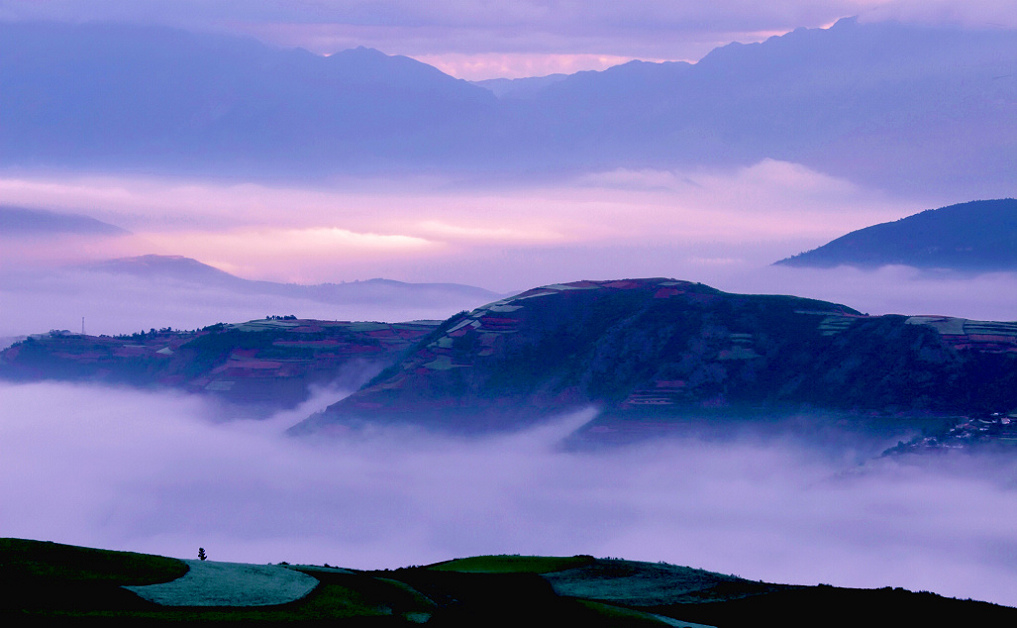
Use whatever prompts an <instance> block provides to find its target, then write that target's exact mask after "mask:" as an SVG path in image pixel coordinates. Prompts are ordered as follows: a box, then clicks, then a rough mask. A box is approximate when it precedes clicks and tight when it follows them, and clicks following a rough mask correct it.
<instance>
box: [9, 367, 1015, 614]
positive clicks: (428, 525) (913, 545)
mask: <svg viewBox="0 0 1017 628" xmlns="http://www.w3.org/2000/svg"><path fill="white" fill-rule="evenodd" d="M340 394H341V393H339V392H337V391H328V392H322V393H321V394H319V395H318V396H317V398H316V399H314V400H312V401H311V402H309V403H307V404H305V405H304V406H303V407H301V408H299V409H297V410H294V411H291V412H287V413H283V414H280V415H278V416H276V417H275V418H273V419H271V420H268V421H263V422H259V421H243V420H239V421H234V422H228V423H222V422H219V421H216V420H215V417H214V410H213V408H211V407H210V406H206V405H204V403H203V402H202V401H201V400H198V399H195V398H188V397H182V396H176V395H168V394H151V393H142V392H136V391H128V390H111V389H103V388H94V387H84V386H70V385H63V384H52V383H45V384H31V385H17V386H15V385H8V384H3V385H0V440H2V441H3V442H4V449H5V452H4V456H3V457H2V459H0V469H2V472H0V478H2V480H0V502H2V503H3V504H4V508H3V509H2V510H0V529H3V531H4V534H5V535H8V536H15V537H26V538H35V539H44V540H52V541H57V542H64V543H73V544H81V545H88V546H96V547H104V548H114V549H125V550H135V551H143V552H153V553H159V554H165V555H170V556H179V557H185V558H186V557H192V556H193V555H194V554H195V552H196V551H197V547H198V546H199V545H200V546H203V547H205V548H206V550H207V551H208V554H209V557H210V558H212V559H213V560H229V561H248V562H255V563H264V562H278V561H281V560H286V561H289V562H313V563H319V564H320V563H322V562H328V563H329V564H338V565H343V566H348V567H355V568H382V567H397V566H405V565H408V564H422V563H429V562H434V561H439V560H444V559H448V558H452V557H456V556H465V555H472V554H482V553H522V554H531V553H532V554H559V555H562V554H564V555H569V554H575V553H591V554H594V555H598V556H620V557H626V558H630V559H636V560H647V561H657V560H664V561H668V562H672V563H676V564H683V565H686V564H687V565H691V566H697V567H702V568H705V569H710V570H714V571H720V572H729V573H735V574H738V575H741V576H743V577H747V578H752V579H764V580H768V581H778V582H793V583H816V582H826V583H830V584H835V585H842V586H865V587H878V586H887V585H892V586H903V587H907V588H910V589H913V590H919V589H927V590H932V591H936V592H939V593H942V594H946V595H951V596H958V597H972V598H975V599H986V600H991V601H995V602H999V603H1004V604H1011V605H1013V604H1017V595H1015V594H1014V591H1017V586H1015V585H1017V567H1015V566H1014V563H1013V561H1012V557H1013V555H1014V552H1017V544H1015V541H1014V540H1013V535H1012V521H1013V519H1014V517H1015V516H1017V491H1015V490H1014V489H1015V480H1017V467H1015V464H1014V463H1013V462H1012V461H1004V460H1000V459H982V458H978V457H974V456H965V455H959V456H950V455H946V456H935V457H933V458H921V459H918V458H915V459H913V460H912V459H903V460H900V461H896V460H881V461H877V462H874V463H870V464H867V465H865V466H864V467H857V466H855V464H854V463H853V462H850V461H849V459H850V458H851V457H852V456H854V455H855V454H856V453H857V452H853V451H850V450H849V449H845V450H844V451H843V452H841V453H840V454H837V453H830V452H825V453H820V452H817V451H814V450H810V449H809V448H807V447H805V446H804V445H802V444H800V443H797V444H796V443H794V442H787V441H781V440H777V439H773V440H768V441H763V442H760V441H749V440H739V439H733V440H730V441H725V442H702V441H694V440H688V441H682V440H669V441H658V442H656V443H647V444H643V445H635V446H629V447H624V448H619V449H616V450H613V451H608V452H603V451H601V452H566V451H561V450H560V449H559V448H558V443H559V441H560V439H561V438H562V437H563V436H564V435H565V434H567V433H568V432H569V431H570V430H572V429H575V428H576V427H578V426H579V425H581V424H582V423H583V422H585V421H586V420H588V419H589V418H591V417H592V416H593V411H592V410H591V411H588V412H586V413H580V414H578V415H573V416H567V417H559V418H557V419H556V420H555V421H552V422H551V423H548V424H545V425H542V426H539V427H537V428H534V429H531V430H529V431H525V432H520V433H515V434H508V435H498V436H490V437H485V438H480V439H471V440H465V439H458V438H454V437H442V436H436V435H433V434H427V433H424V432H418V431H412V430H388V429H378V430H376V431H368V432H365V433H362V434H359V435H356V436H350V437H348V438H345V439H338V440H332V441H327V442H308V441H305V440H299V439H293V438H287V437H284V436H282V435H281V432H282V430H283V429H284V428H285V427H287V426H288V425H290V424H292V423H294V422H295V421H297V420H299V419H301V418H303V416H305V415H306V414H307V413H309V412H311V411H313V410H314V409H316V408H317V407H320V406H322V405H324V404H325V403H328V402H329V401H332V400H334V399H335V398H336V397H337V396H338V395H340Z"/></svg>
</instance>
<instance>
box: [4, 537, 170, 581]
mask: <svg viewBox="0 0 1017 628" xmlns="http://www.w3.org/2000/svg"><path fill="white" fill-rule="evenodd" d="M0 571H2V573H3V579H4V581H8V580H11V581H22V582H25V581H38V582H39V583H40V584H42V583H45V582H51V583H56V582H65V583H74V582H81V583H85V582H91V583H109V584H114V585H117V586H120V585H124V584H136V585H141V584H156V583H160V582H168V581H170V580H175V579H177V578H179V577H181V576H183V575H184V574H185V573H187V565H186V564H185V563H184V562H183V561H181V560H177V559H176V558H166V557H164V556H153V555H151V554H137V553H134V552H116V551H112V550H100V549H91V548H87V547H77V546H75V545H63V544H61V543H51V542H48V541H29V540H24V539H8V538H4V539H0Z"/></svg>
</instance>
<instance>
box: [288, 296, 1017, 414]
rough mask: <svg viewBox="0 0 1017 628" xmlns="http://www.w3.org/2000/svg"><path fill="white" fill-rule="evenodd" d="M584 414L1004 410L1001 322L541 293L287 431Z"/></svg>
mask: <svg viewBox="0 0 1017 628" xmlns="http://www.w3.org/2000/svg"><path fill="white" fill-rule="evenodd" d="M590 405H594V406H597V407H599V408H600V409H601V410H602V417H601V419H600V420H601V421H602V422H608V423H611V424H613V426H614V428H618V427H619V426H625V427H626V428H632V427H637V426H639V425H653V424H654V421H656V420H657V419H676V418H682V417H691V416H715V417H751V416H769V415H784V416H787V415H791V414H794V413H799V412H815V411H830V412H839V413H849V414H851V415H854V416H880V417H902V418H913V417H923V416H937V415H938V416H943V415H950V414H970V413H989V412H998V411H1005V412H1009V411H1012V410H1014V409H1017V323H989V322H978V321H967V320H964V319H956V318H949V317H927V316H911V317H909V316H897V315H887V316H867V315H863V314H861V313H859V312H857V311H855V310H852V309H851V308H848V307H846V306H843V305H838V304H835V303H827V302H823V301H816V300H812V299H804V298H799V297H793V296H776V295H744V294H730V293H725V292H721V291H719V290H716V289H714V288H711V287H709V286H705V285H703V284H698V283H691V282H687V281H677V280H673V279H660V278H655V279H630V280H620V281H580V282H574V283H569V284H557V285H550V286H543V287H540V288H535V289H533V290H529V291H527V292H524V293H522V294H519V295H517V296H514V297H510V298H506V299H502V300H500V301H496V302H494V303H491V304H489V305H486V306H484V307H481V308H477V309H475V310H473V311H471V312H464V313H462V314H460V315H458V316H455V317H453V318H450V319H449V320H447V321H445V322H444V323H443V324H442V325H441V326H440V327H439V328H438V329H437V330H435V331H434V332H433V333H432V334H430V335H429V336H428V337H426V338H425V339H423V340H422V341H421V342H420V343H419V344H418V345H417V346H416V347H415V348H414V349H413V350H412V351H411V352H410V353H408V354H406V355H405V357H403V358H402V359H401V360H400V361H399V362H398V363H396V364H395V365H393V366H392V367H390V368H388V369H387V370H385V371H384V372H382V373H381V374H380V375H379V376H378V377H376V378H375V379H374V380H373V381H371V382H370V383H369V384H368V385H366V386H365V387H363V388H362V389H360V390H359V391H357V392H356V393H355V394H353V395H351V396H349V397H347V398H345V399H343V400H341V401H339V402H338V403H336V404H334V405H332V406H330V407H329V408H328V409H327V410H326V411H324V412H323V413H321V414H318V415H315V416H313V417H311V418H310V419H308V420H307V421H305V422H304V423H303V424H300V425H298V426H296V427H295V428H294V431H296V432H313V431H316V430H321V429H328V428H329V426H332V425H336V424H349V423H358V422H368V421H402V422H411V423H416V424H426V425H430V426H433V427H438V428H441V429H452V430H465V431H477V430H484V429H491V428H496V429H497V428H502V429H503V428H506V427H511V426H518V425H525V424H527V423H530V422H533V421H537V420H540V419H542V418H544V417H546V416H548V415H549V414H554V413H560V412H563V411H568V410H573V409H580V408H583V407H588V406H590ZM614 428H612V429H614Z"/></svg>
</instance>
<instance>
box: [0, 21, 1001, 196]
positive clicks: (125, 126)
mask: <svg viewBox="0 0 1017 628" xmlns="http://www.w3.org/2000/svg"><path fill="white" fill-rule="evenodd" d="M1015 58H1017V32H1015V31H1007V30H981V31H979V30H961V29H951V28H940V27H925V26H914V25H902V24H898V23H893V22H882V23H871V24H862V23H859V22H858V21H857V20H854V19H845V20H841V21H840V22H838V23H837V24H835V25H834V26H833V27H831V28H829V29H798V30H795V31H793V32H791V33H788V34H786V35H783V36H780V37H773V38H771V39H769V40H767V41H765V42H763V43H758V44H748V45H742V44H730V45H727V46H724V47H721V48H718V49H716V50H714V51H713V52H711V53H710V54H708V55H707V56H706V57H705V58H703V59H702V60H701V61H699V62H698V63H696V64H688V63H663V64H656V63H644V62H632V63H628V64H625V65H622V66H618V67H615V68H611V69H609V70H606V71H603V72H580V73H577V74H574V75H571V76H568V77H565V78H562V79H560V80H559V78H558V77H554V79H555V80H553V81H552V80H550V77H544V78H540V79H528V80H525V81H521V82H511V83H504V82H495V83H491V84H490V87H491V90H495V91H499V92H501V93H502V94H503V95H505V96H506V97H505V98H502V99H498V98H497V97H496V96H495V95H494V93H492V91H491V90H489V89H486V88H484V87H481V86H478V85H474V84H470V83H468V82H466V81H462V80H457V79H454V78H452V77H449V76H447V75H445V74H442V73H441V72H439V71H438V70H436V69H435V68H433V67H430V66H427V65H425V64H422V63H418V62H416V61H413V60H411V59H407V58H405V57H390V56H387V55H384V54H382V53H380V52H378V51H375V50H368V49H364V48H358V49H356V50H349V51H345V52H341V53H337V54H335V55H332V56H331V57H328V58H324V57H320V56H316V55H313V54H310V53H308V52H305V51H302V50H281V49H277V48H273V47H270V46H267V45H263V44H261V43H258V42H256V41H254V40H250V39H242V38H234V37H226V36H221V35H209V34H191V33H186V32H182V31H176V30H172V29H168V28H156V27H140V26H126V25H119V26H112V25H95V24H91V25H89V24H85V25H54V24H41V23H34V24H25V23H5V24H2V25H0V84H2V85H3V86H4V89H3V90H2V91H0V115H2V116H3V119H4V120H5V124H4V125H3V126H2V127H0V164H3V165H11V166H19V167H33V166H61V167H82V166H88V167H89V168H92V169H95V168H114V169H127V170H143V171H157V172H168V173H181V172H182V173H204V174H206V175H209V174H211V175H244V176H258V177H288V178H293V177H304V176H307V177H320V176H325V175H334V174H358V173H390V174H391V173H396V172H431V171H445V172H452V173H461V174H467V175H471V176H477V175H486V174H493V173H497V174H498V175H499V176H524V175H528V174H537V173H539V174H540V175H541V176H547V175H552V176H554V175H567V174H571V173H575V172H576V171H589V170H605V169H607V170H610V169H615V168H621V167H624V168H658V169H668V168H680V167H687V166H698V165H708V166H740V165H745V164H750V163H754V162H757V161H759V160H761V159H764V158H773V159H779V160H787V161H792V162H796V163H802V164H804V165H806V166H809V167H811V168H813V169H817V170H819V171H822V172H826V173H829V174H833V175H837V176H842V177H847V178H849V179H851V180H853V181H856V182H861V183H866V184H871V185H877V186H880V187H883V188H887V189H894V190H903V191H913V190H922V191H923V192H927V191H928V190H930V189H935V190H941V191H945V190H958V191H963V193H965V194H967V195H970V196H983V197H984V196H996V195H1000V194H1004V193H1006V192H1005V191H1004V190H1009V189H1010V187H1009V186H1010V185H1011V183H1012V164H1013V163H1014V162H1015V161H1017V107H1015V106H1014V103H1017V72H1015V71H1014V67H1013V60H1014V59H1015ZM513 85H515V86H517V87H518V89H517V90H515V91H516V92H517V93H518V94H525V97H518V98H512V97H507V96H508V95H510V94H511V93H512V91H513V87H512V86H513ZM503 88H504V90H507V91H503Z"/></svg>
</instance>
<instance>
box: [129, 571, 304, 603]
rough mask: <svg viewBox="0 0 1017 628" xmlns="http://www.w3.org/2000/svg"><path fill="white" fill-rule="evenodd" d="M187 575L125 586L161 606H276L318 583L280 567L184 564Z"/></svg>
mask: <svg viewBox="0 0 1017 628" xmlns="http://www.w3.org/2000/svg"><path fill="white" fill-rule="evenodd" d="M187 564H188V565H189V566H190V568H191V569H190V571H188V572H187V573H186V574H184V576H183V577H181V578H177V579H176V580H173V581H171V582H163V583H161V584H150V585H145V586H129V587H126V588H127V589H128V590H130V591H133V592H134V593H136V594H138V595H140V596H141V597H142V598H144V599H146V600H148V601H150V602H155V603H156V604H160V605H162V606H276V605H279V604H286V603H287V602H292V601H294V600H298V599H300V598H302V597H304V596H305V595H307V594H308V593H310V592H311V591H312V590H314V588H315V587H316V586H318V580H317V579H316V578H315V577H314V576H311V575H308V574H306V573H302V572H300V571H297V570H294V569H288V568H287V567H283V566H282V565H252V564H248V563H223V562H217V561H211V560H209V561H203V560H188V561H187Z"/></svg>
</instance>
